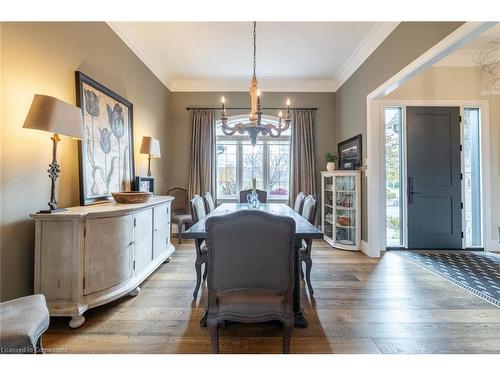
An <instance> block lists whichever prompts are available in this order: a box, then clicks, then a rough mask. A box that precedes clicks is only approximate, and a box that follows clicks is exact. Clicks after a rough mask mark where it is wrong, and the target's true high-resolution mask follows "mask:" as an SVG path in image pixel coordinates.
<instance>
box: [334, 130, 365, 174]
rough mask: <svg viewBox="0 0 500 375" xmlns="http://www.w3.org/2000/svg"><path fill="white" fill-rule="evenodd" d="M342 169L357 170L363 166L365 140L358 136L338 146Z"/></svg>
mask: <svg viewBox="0 0 500 375" xmlns="http://www.w3.org/2000/svg"><path fill="white" fill-rule="evenodd" d="M337 151H338V154H339V168H340V169H356V168H359V167H361V166H362V165H363V139H362V135H361V134H358V135H356V136H354V137H352V138H349V139H347V140H345V141H343V142H340V143H339V144H338V146H337Z"/></svg>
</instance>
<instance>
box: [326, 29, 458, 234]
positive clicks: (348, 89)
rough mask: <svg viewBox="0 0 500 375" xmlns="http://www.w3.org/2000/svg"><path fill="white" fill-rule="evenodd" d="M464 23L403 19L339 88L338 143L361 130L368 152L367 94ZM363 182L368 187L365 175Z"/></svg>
mask: <svg viewBox="0 0 500 375" xmlns="http://www.w3.org/2000/svg"><path fill="white" fill-rule="evenodd" d="M461 24H462V23H461V22H402V23H401V24H400V25H399V26H398V27H397V28H396V29H395V30H394V31H393V32H392V33H391V34H390V35H389V36H388V37H387V39H386V40H385V41H384V42H383V43H382V44H381V45H380V46H379V47H378V48H377V49H376V50H375V51H374V52H373V53H372V54H371V55H370V57H368V59H367V60H366V61H365V62H364V63H363V64H362V65H361V66H360V67H359V68H358V70H356V72H355V73H354V74H353V75H352V76H351V77H350V78H349V79H348V80H347V81H346V82H345V83H344V84H343V85H342V87H341V88H340V89H339V90H338V91H337V94H336V106H337V108H336V113H337V121H336V136H337V142H340V141H343V140H345V139H347V138H350V137H352V136H354V135H356V134H359V133H361V134H362V135H363V154H364V155H366V121H367V120H366V96H367V95H368V94H369V93H370V92H372V91H373V90H374V89H376V88H377V87H378V86H380V85H381V84H382V83H384V82H385V81H387V80H388V79H389V78H391V77H392V76H393V75H395V74H396V73H397V72H399V71H400V70H401V69H403V68H404V67H405V66H406V65H408V64H409V63H411V62H412V61H413V60H415V59H416V58H417V57H418V56H420V55H421V54H422V53H424V52H425V51H427V50H428V49H429V48H431V47H433V46H434V45H435V44H437V43H438V42H439V41H441V40H442V39H443V38H444V37H446V36H447V35H448V34H449V33H451V32H452V31H454V30H455V29H456V28H457V27H459V26H460V25H461ZM363 182H364V183H363V185H364V187H366V178H364V179H363ZM362 195H363V197H362V198H363V199H362V205H363V210H362V211H363V213H362V239H363V240H365V241H367V240H368V230H367V215H366V213H367V211H366V188H364V189H363V194H362Z"/></svg>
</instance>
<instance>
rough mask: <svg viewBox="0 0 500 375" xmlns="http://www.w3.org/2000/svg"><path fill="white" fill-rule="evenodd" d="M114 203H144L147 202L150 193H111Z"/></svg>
mask: <svg viewBox="0 0 500 375" xmlns="http://www.w3.org/2000/svg"><path fill="white" fill-rule="evenodd" d="M111 195H112V196H113V198H114V200H115V201H116V203H125V204H130V203H144V202H147V201H148V200H149V198H150V197H151V193H150V192H149V191H121V192H115V193H111Z"/></svg>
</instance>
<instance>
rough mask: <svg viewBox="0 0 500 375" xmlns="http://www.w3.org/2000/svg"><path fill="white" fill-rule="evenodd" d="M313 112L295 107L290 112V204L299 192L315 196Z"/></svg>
mask: <svg viewBox="0 0 500 375" xmlns="http://www.w3.org/2000/svg"><path fill="white" fill-rule="evenodd" d="M314 114H315V111H314V110H301V109H297V110H293V112H292V126H291V128H292V146H291V147H292V171H291V173H292V178H291V182H292V187H291V192H292V194H291V195H290V202H291V204H293V202H294V200H295V197H296V196H297V194H298V193H299V192H303V193H304V194H306V195H308V194H313V195H314V196H315V197H316V165H315V162H314ZM316 198H317V197H316Z"/></svg>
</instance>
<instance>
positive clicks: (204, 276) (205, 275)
mask: <svg viewBox="0 0 500 375" xmlns="http://www.w3.org/2000/svg"><path fill="white" fill-rule="evenodd" d="M206 279H207V264H206V263H205V269H204V270H203V281H205V280H206Z"/></svg>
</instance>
